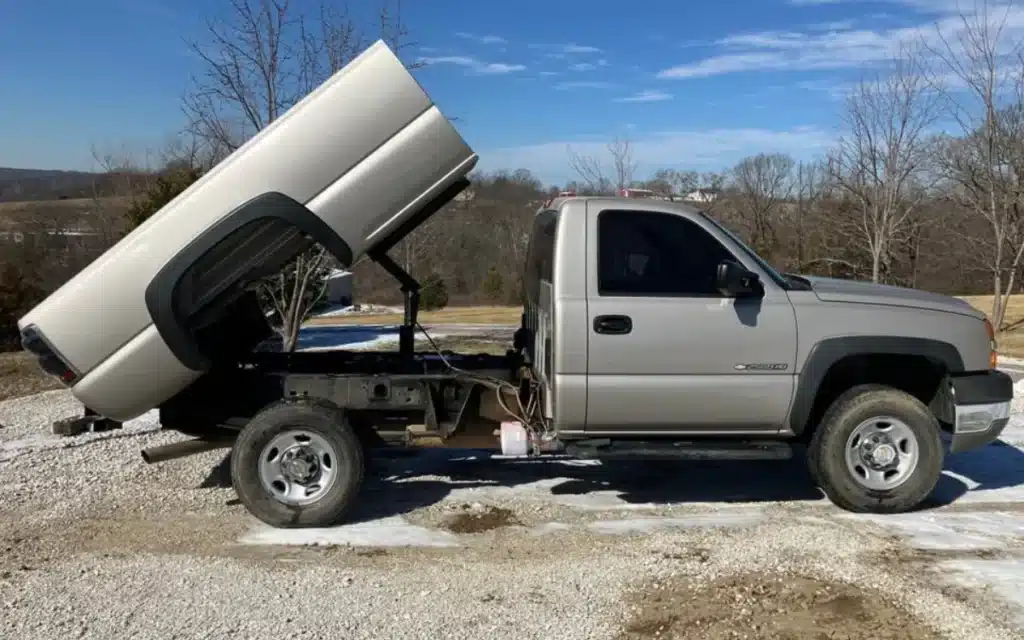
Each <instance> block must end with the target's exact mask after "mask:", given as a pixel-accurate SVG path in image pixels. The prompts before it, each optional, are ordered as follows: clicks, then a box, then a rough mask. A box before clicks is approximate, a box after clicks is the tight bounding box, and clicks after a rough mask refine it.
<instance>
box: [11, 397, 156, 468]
mask: <svg viewBox="0 0 1024 640" xmlns="http://www.w3.org/2000/svg"><path fill="white" fill-rule="evenodd" d="M54 393H55V392H52V391H48V392H44V393H41V394H36V395H34V396H26V397H24V398H17V399H15V400H9V401H7V402H4V403H0V414H2V413H6V412H7V410H8V409H9V408H11V406H12V405H17V406H19V407H22V408H24V407H27V406H31V405H30V404H29V403H27V402H26V400H34V401H36V402H40V403H47V402H48V401H49V400H50V397H51V394H54ZM56 393H66V392H56ZM81 411H82V408H81V405H78V404H77V403H76V406H75V409H74V413H69V414H67V415H63V416H59V417H62V418H72V417H77V416H79V415H81ZM38 413H42V414H45V413H46V412H45V411H44V410H43V409H42V408H40V409H39V411H38ZM49 426H50V425H47V428H48V429H49ZM159 429H160V412H159V410H158V409H153V410H151V411H149V412H147V413H145V414H143V415H141V416H139V417H138V418H135V419H134V420H129V421H128V422H125V423H124V425H122V428H121V429H114V430H111V431H101V432H99V433H92V432H87V433H84V434H81V435H78V436H74V437H70V438H69V437H63V436H57V435H54V434H53V433H52V432H50V431H49V430H47V431H45V432H42V433H40V432H39V431H38V426H36V425H35V424H33V425H32V431H27V432H26V430H25V429H24V428H17V429H11V430H10V431H11V432H13V434H17V435H14V437H11V435H13V434H8V433H5V432H6V431H8V430H7V429H3V430H0V463H4V462H9V461H11V460H13V459H14V458H17V457H19V456H23V455H26V454H31V453H35V452H37V451H47V450H51V449H68V448H71V447H78V446H82V445H84V444H88V443H90V442H94V441H97V440H107V439H112V438H123V437H126V436H134V435H139V434H142V433H148V432H153V431H158V430H159Z"/></svg>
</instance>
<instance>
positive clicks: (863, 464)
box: [846, 416, 920, 491]
mask: <svg viewBox="0 0 1024 640" xmlns="http://www.w3.org/2000/svg"><path fill="white" fill-rule="evenodd" d="M919 458H920V447H919V445H918V442H917V436H915V435H914V432H913V430H911V428H910V427H909V426H907V424H906V423H905V422H903V421H902V420H898V419H896V418H893V417H890V416H879V417H876V418H871V419H870V420H865V421H864V422H862V423H860V424H859V425H857V428H856V429H854V430H853V432H852V433H851V434H850V437H849V438H848V439H847V441H846V468H847V470H849V472H850V474H851V475H852V476H853V478H854V480H855V481H856V482H857V484H859V485H861V486H862V487H864V488H866V489H871V490H874V491H886V490H891V489H895V488H896V487H898V486H900V485H901V484H903V483H904V482H906V481H907V479H908V478H909V477H910V476H911V475H912V474H913V473H914V470H915V469H917V463H918V459H919Z"/></svg>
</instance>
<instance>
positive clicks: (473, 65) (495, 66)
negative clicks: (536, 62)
mask: <svg viewBox="0 0 1024 640" xmlns="http://www.w3.org/2000/svg"><path fill="white" fill-rule="evenodd" d="M419 60H420V62H423V63H425V64H428V65H432V64H452V65H456V66H459V67H465V68H466V69H469V70H470V71H473V72H476V73H487V74H503V73H514V72H516V71H525V70H526V66H525V65H521V64H505V63H501V62H482V61H480V60H477V59H476V58H472V57H469V56H436V57H427V58H420V59H419Z"/></svg>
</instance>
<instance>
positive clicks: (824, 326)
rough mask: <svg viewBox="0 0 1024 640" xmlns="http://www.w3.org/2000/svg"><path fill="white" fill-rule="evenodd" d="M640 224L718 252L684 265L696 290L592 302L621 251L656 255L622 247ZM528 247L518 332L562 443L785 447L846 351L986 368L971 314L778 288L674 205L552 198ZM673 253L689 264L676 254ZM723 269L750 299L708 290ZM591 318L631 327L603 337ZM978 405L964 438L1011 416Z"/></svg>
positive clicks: (953, 369) (928, 302)
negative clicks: (759, 440)
mask: <svg viewBox="0 0 1024 640" xmlns="http://www.w3.org/2000/svg"><path fill="white" fill-rule="evenodd" d="M616 212H623V215H622V216H620V217H619V218H616V217H615V216H616ZM640 215H646V216H650V217H651V224H650V228H651V229H657V230H658V233H659V234H660V235H661V236H662V238H664V237H665V236H666V235H671V234H673V233H678V234H680V235H679V237H680V238H682V237H683V234H690V235H691V237H694V234H699V235H701V236H702V237H703V238H704V240H702V242H706V243H712V244H714V245H717V248H714V249H713V250H710V249H709V250H707V252H706V253H707V257H708V258H709V260H708V261H707V262H706V264H703V265H701V264H698V263H696V262H693V261H691V262H690V263H689V264H688V265H687V267H688V269H689V270H690V271H700V272H701V273H702V274H703V280H698V281H695V285H696V286H695V287H694V288H695V289H698V291H696V292H694V293H685V292H681V291H671V292H668V291H667V292H664V293H645V292H642V291H639V292H630V291H625V290H624V289H628V286H626V287H619V289H618V290H616V289H615V286H614V285H613V286H611V290H610V291H602V277H604V276H605V275H606V274H607V273H610V272H614V270H615V269H620V270H622V269H628V268H629V266H628V265H621V264H615V261H616V260H619V258H620V255H619V254H621V255H622V256H625V257H626V258H627V259H634V258H635V259H637V260H640V261H644V260H654V259H656V256H652V255H645V254H644V250H645V247H650V246H653V245H652V243H648V242H647V241H646V240H645V239H644V238H642V237H637V238H630V234H631V233H632V231H631V229H633V227H631V226H630V222H629V221H631V220H637V219H638V216H640ZM605 216H607V217H608V218H607V219H608V222H607V225H608V226H607V227H603V226H602V220H603V219H604V218H603V217H605ZM617 219H619V220H624V221H625V222H624V223H617V222H615V221H616V220H617ZM634 226H635V225H634ZM602 230H604V231H605V234H606V237H607V238H609V239H608V244H604V243H602ZM532 242H533V244H532V245H531V248H530V254H529V255H530V257H529V258H528V260H529V261H530V262H529V264H528V266H527V272H526V289H527V295H528V303H527V306H526V312H525V325H526V327H527V328H528V329H529V330H530V331H532V332H533V333H534V335H535V340H534V341H533V344H534V348H533V351H534V353H533V354H532V356H533V361H534V363H535V364H534V367H535V369H536V371H537V374H538V376H539V377H540V378H541V380H542V382H543V385H544V389H545V394H544V396H545V402H544V406H545V410H546V412H547V415H548V416H549V417H550V418H551V419H552V421H553V424H554V425H555V427H556V430H557V431H558V433H559V434H560V435H561V436H562V437H582V436H587V437H599V436H600V437H615V436H619V437H624V436H628V437H642V436H667V435H676V436H723V435H730V436H751V437H756V436H775V437H786V436H790V437H792V436H795V435H797V434H799V433H800V432H801V431H802V430H803V429H804V428H805V427H806V426H807V424H806V423H807V421H808V419H809V417H810V412H811V407H812V404H813V401H814V399H815V397H816V396H817V394H818V391H819V388H820V384H821V382H822V379H823V377H824V375H825V374H826V373H827V371H828V369H829V367H830V366H832V365H834V364H835V363H836V362H838V361H839V360H841V359H842V358H844V357H846V356H850V355H859V356H863V355H867V354H880V355H885V354H897V355H898V354H907V355H911V356H914V355H917V356H921V357H922V358H925V359H930V360H931V361H934V362H935V363H937V364H940V365H942V366H944V367H945V369H946V370H947V372H948V373H950V374H952V375H953V376H954V378H953V380H954V381H955V380H956V377H955V376H956V375H957V374H960V373H969V372H987V371H989V370H990V367H991V366H992V363H993V361H994V358H993V350H994V344H993V341H992V337H991V335H990V333H989V332H988V331H987V330H986V324H985V316H984V314H982V313H981V312H979V311H977V310H976V309H974V308H973V307H971V306H970V305H969V304H968V303H966V302H964V301H962V300H959V299H956V298H952V297H949V296H943V295H938V294H933V293H928V292H923V291H918V290H914V289H905V288H900V287H892V286H885V285H877V284H872V283H864V282H853V281H845V280H833V279H827V278H806V279H805V281H804V283H802V284H800V283H798V284H797V286H790V285H789V283H788V281H787V279H786V277H784V276H782V275H780V274H778V273H776V272H775V271H774V270H773V269H772V268H771V267H770V266H768V265H767V264H765V263H764V262H763V261H762V260H760V259H759V258H758V257H757V256H756V254H754V253H753V252H752V251H750V250H749V249H748V248H746V247H745V246H744V245H743V244H742V243H741V242H740V241H739V240H738V239H737V238H736V237H735V236H734V235H733V234H732V233H730V232H729V231H728V230H726V229H725V228H723V227H721V226H720V225H718V224H717V223H715V222H714V221H713V220H711V219H710V218H708V217H707V216H705V215H703V214H701V213H700V212H699V211H698V210H697V209H694V208H692V207H690V206H687V205H684V204H679V203H673V202H666V201H658V200H642V199H632V198H596V197H589V198H583V197H580V198H567V199H560V200H556V201H555V202H553V203H551V204H550V205H549V207H548V208H547V209H545V210H542V211H540V212H539V213H538V215H537V217H536V219H535V224H534V230H533V234H532ZM631 247H632V248H631ZM606 250H607V253H608V254H607V255H604V254H603V252H605V251H606ZM630 251H635V254H633V255H630V254H629V252H630ZM677 251H678V252H690V253H693V250H692V249H690V248H689V245H686V244H685V243H684V244H680V245H679V247H678V248H677ZM613 254H615V255H613ZM677 257H678V259H679V260H680V261H684V260H689V258H687V257H686V256H683V255H678V256H677ZM710 258H714V259H713V260H711V259H710ZM721 260H734V261H736V262H738V263H740V264H741V265H742V266H743V267H745V268H746V269H748V270H750V271H751V272H753V273H755V274H757V276H758V278H759V280H760V282H761V283H762V284H763V295H761V296H758V297H748V298H743V297H730V296H727V295H723V294H721V293H719V292H717V291H716V290H715V284H714V278H715V269H716V266H717V264H718V262H719V261H721ZM619 261H620V262H621V261H622V260H619ZM701 270H703V271H701ZM669 271H671V270H669ZM667 272H668V271H667ZM602 317H605V318H612V319H613V320H615V319H618V321H620V322H622V321H628V323H629V325H630V326H629V327H628V330H621V331H616V330H615V327H611V330H609V331H606V332H601V331H600V330H599V329H598V327H597V325H598V323H600V322H601V320H600V318H602ZM965 401H967V402H970V400H969V399H965ZM973 404H978V403H973ZM981 404H990V405H991V406H986V407H981V409H983V410H984V411H987V412H989V413H990V414H991V419H989V420H988V422H985V424H984V425H983V426H981V427H976V428H978V429H981V430H982V431H987V430H988V429H989V427H990V426H991V424H992V423H993V422H996V421H998V420H999V419H1000V418H1002V417H1004V416H1005V415H1008V411H1009V398H1008V397H1007V398H1000V399H999V401H998V402H995V403H981ZM957 406H960V405H955V404H954V405H951V407H949V410H950V411H953V412H955V411H956V407H957ZM974 409H979V407H977V406H975V407H974ZM966 411H967V410H966V409H961V414H963V413H964V412H966ZM954 418H955V416H954ZM952 421H953V420H951V422H952ZM983 421H984V420H983ZM1002 423H1003V424H1005V420H1004V421H1002ZM993 437H994V436H993Z"/></svg>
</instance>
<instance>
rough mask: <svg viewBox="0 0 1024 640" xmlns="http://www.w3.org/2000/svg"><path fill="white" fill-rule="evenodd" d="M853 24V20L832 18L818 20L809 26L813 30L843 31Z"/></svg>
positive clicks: (850, 27)
mask: <svg viewBox="0 0 1024 640" xmlns="http://www.w3.org/2000/svg"><path fill="white" fill-rule="evenodd" d="M853 25H854V21H853V20H833V21H831V22H818V23H816V24H812V25H810V27H809V28H810V29H813V30H814V31H845V30H847V29H852V28H853Z"/></svg>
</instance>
